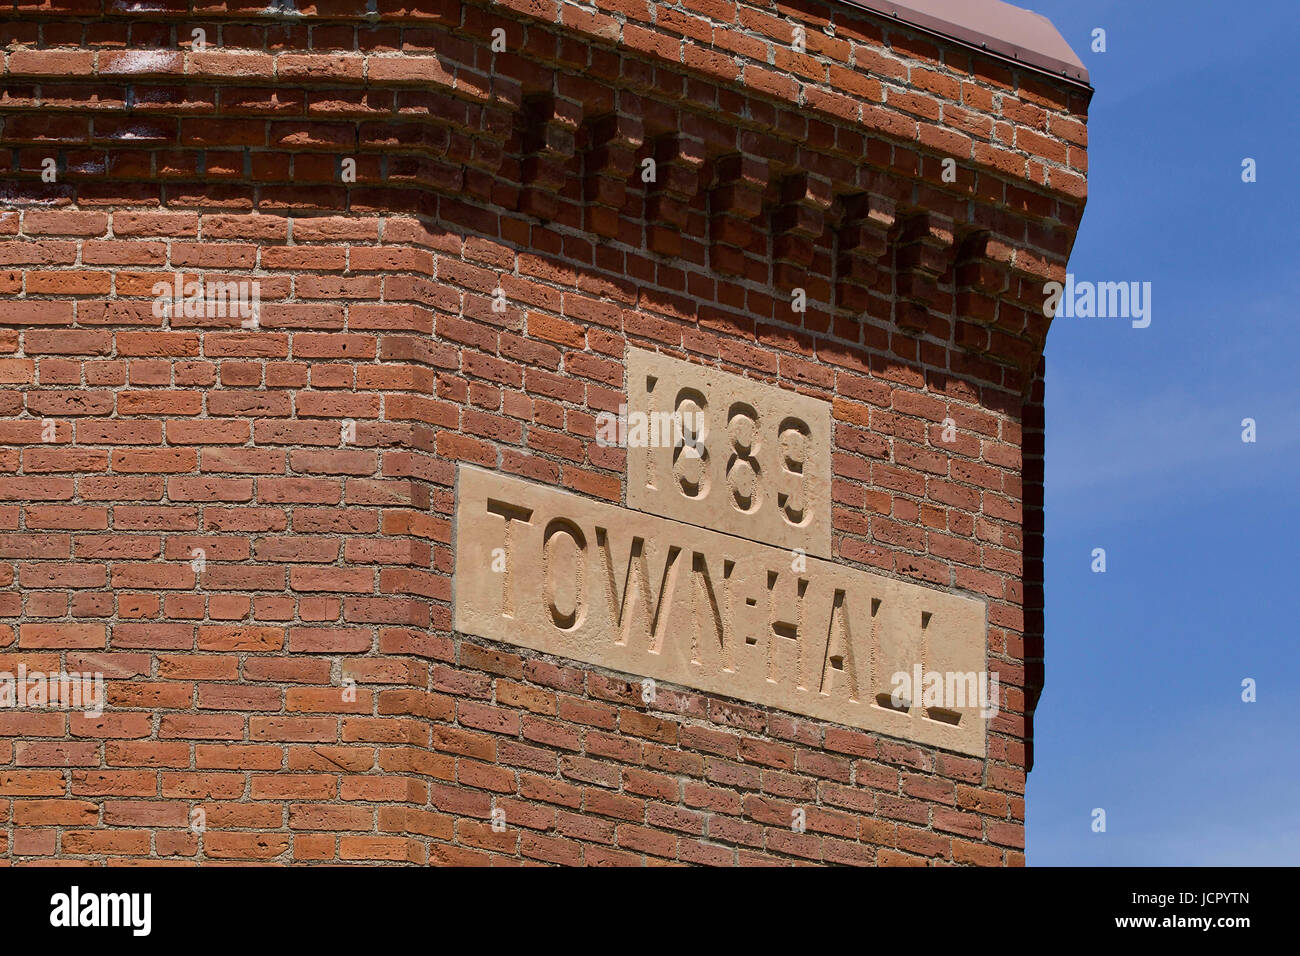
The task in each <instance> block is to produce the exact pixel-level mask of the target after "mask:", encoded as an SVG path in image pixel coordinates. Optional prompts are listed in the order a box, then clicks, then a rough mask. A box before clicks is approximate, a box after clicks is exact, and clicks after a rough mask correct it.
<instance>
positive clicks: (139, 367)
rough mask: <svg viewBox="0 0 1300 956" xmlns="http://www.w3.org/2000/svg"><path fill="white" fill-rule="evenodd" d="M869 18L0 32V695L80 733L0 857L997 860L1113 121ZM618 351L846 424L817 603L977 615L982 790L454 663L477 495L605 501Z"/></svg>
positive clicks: (1, 838) (696, 13)
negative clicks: (1047, 356)
mask: <svg viewBox="0 0 1300 956" xmlns="http://www.w3.org/2000/svg"><path fill="white" fill-rule="evenodd" d="M873 6H879V5H876V4H871V3H863V4H860V5H854V4H850V3H846V2H838V0H836V2H829V3H822V2H799V3H783V2H768V0H752V2H751V0H684V2H682V3H675V4H671V5H668V4H658V3H646V2H644V0H641V2H637V0H599V2H597V3H596V4H595V5H594V6H592V5H576V4H572V3H558V4H557V3H556V2H553V0H499V2H492V3H489V2H477V0H475V2H470V0H467V2H457V0H452V2H442V0H423V2H420V3H417V4H395V3H389V2H388V0H379V2H378V3H377V4H376V3H375V2H373V0H372V2H370V3H366V2H363V0H330V2H327V3H321V4H313V5H305V4H304V5H299V6H298V7H295V6H294V4H293V2H292V0H287V2H286V3H283V4H279V5H272V6H271V7H270V8H269V9H268V8H266V7H265V6H257V5H252V4H249V5H240V4H238V3H228V4H219V5H204V4H201V3H197V2H194V3H190V2H187V0H178V2H170V0H166V2H161V3H157V4H148V3H146V4H118V3H114V4H107V3H102V2H99V0H51V2H48V3H44V4H41V5H39V6H37V5H29V4H23V3H18V4H14V5H12V6H11V9H10V10H9V11H8V12H7V13H6V23H5V25H4V28H3V31H4V37H3V39H4V43H3V54H4V68H5V74H4V96H3V99H0V146H2V147H3V151H2V152H0V162H3V163H4V167H5V169H4V175H3V194H2V195H0V201H2V205H0V670H4V671H9V672H16V671H17V669H18V668H19V667H20V666H21V667H22V668H24V669H25V671H26V672H27V673H46V674H50V673H55V672H67V673H75V674H90V673H101V674H103V676H104V681H105V684H104V687H105V692H106V695H107V696H106V701H105V706H104V709H103V713H102V714H101V715H99V716H93V715H87V714H85V713H82V712H78V711H76V710H70V709H67V708H62V707H55V706H48V705H47V706H26V707H17V706H15V707H8V708H0V819H2V820H3V821H4V827H3V828H0V857H2V858H3V859H5V860H8V861H10V862H12V863H14V864H19V863H32V862H49V861H51V860H53V859H57V860H60V861H76V862H84V863H109V864H124V863H125V864H130V863H154V864H156V863H163V862H167V863H181V864H194V863H203V862H254V861H256V862H278V863H317V862H330V861H343V862H365V863H413V864H478V863H492V864H509V863H519V862H524V863H533V862H543V863H561V864H587V865H591V864H659V863H671V862H682V863H704V864H722V865H732V864H741V865H743V864H752V863H807V862H811V863H847V864H863V865H872V864H882V865H889V864H924V863H953V864H980V865H1017V864H1021V863H1023V862H1024V856H1023V848H1024V790H1025V779H1026V773H1027V770H1028V767H1029V766H1030V764H1031V761H1032V749H1031V745H1032V715H1033V708H1034V704H1035V702H1036V700H1037V696H1038V692H1039V689H1040V688H1041V684H1042V588H1041V576H1042V568H1041V554H1042V513H1041V503H1042V423H1043V415H1042V405H1041V400H1042V365H1041V353H1042V348H1043V343H1044V339H1045V336H1046V334H1047V330H1048V326H1049V323H1050V320H1049V319H1047V318H1045V317H1044V316H1043V313H1042V304H1043V290H1042V286H1043V284H1044V283H1045V282H1047V281H1050V280H1053V279H1063V278H1064V274H1065V264H1066V260H1067V257H1068V255H1069V252H1070V249H1071V246H1072V244H1073V241H1074V235H1075V231H1076V229H1077V227H1078V224H1079V220H1080V217H1081V215H1082V211H1083V205H1084V200H1085V195H1086V189H1085V177H1086V171H1087V161H1086V141H1087V137H1086V128H1085V121H1086V111H1087V104H1088V100H1089V96H1090V93H1091V90H1090V88H1089V87H1088V85H1087V82H1086V74H1085V73H1083V71H1082V70H1081V68H1072V67H1071V66H1070V64H1069V62H1068V60H1069V59H1072V58H1071V57H1069V56H1068V50H1067V51H1066V53H1065V54H1062V55H1061V56H1060V57H1058V58H1057V60H1056V61H1053V60H1052V58H1051V57H1049V56H1047V55H1046V54H1044V52H1043V50H1042V49H1041V48H1033V47H1032V44H1030V45H1027V46H1026V47H1024V48H1008V49H1003V50H999V49H998V46H999V45H998V44H997V43H996V42H988V41H984V40H980V39H979V38H978V35H977V31H975V32H973V31H972V29H971V27H970V24H964V23H958V22H956V21H953V22H948V21H944V20H942V18H937V17H936V16H934V15H928V14H927V15H924V16H923V15H921V14H918V13H916V12H915V11H911V10H902V11H900V12H899V15H897V16H894V15H891V14H890V13H889V12H885V13H880V12H877V11H876V10H874V9H871V8H872V7H873ZM890 6H891V8H892V7H897V6H898V5H890ZM913 6H918V7H922V8H928V9H930V11H931V14H932V13H933V9H934V8H936V7H938V8H942V7H945V6H960V5H952V4H947V5H945V4H943V3H938V2H934V0H932V2H928V3H919V2H918V3H915V4H913ZM971 6H972V7H977V8H981V9H983V8H986V7H987V8H989V9H991V10H993V13H996V14H997V16H998V17H1002V18H1004V20H1003V21H1000V22H1001V24H1002V26H1004V27H1005V29H1006V31H1010V32H1011V33H1015V32H1016V30H1018V29H1019V28H1020V27H1021V26H1024V25H1025V24H1031V25H1032V23H1035V22H1036V21H1032V18H1030V19H1027V18H1029V15H1028V14H1024V13H1023V12H1020V11H1014V10H1013V9H1012V8H1009V7H1006V5H1004V4H1000V3H988V4H972V5H971ZM993 8H996V9H993ZM992 15H993V14H990V16H992ZM998 29H1000V27H999V28H998ZM1048 30H1049V32H1051V31H1050V27H1049V28H1048ZM497 31H501V32H497ZM996 33H997V29H993V28H991V30H990V35H991V36H992V35H994V34H996ZM1052 35H1053V36H1055V34H1054V32H1052ZM995 39H996V37H995ZM1057 39H1058V40H1059V38H1057ZM982 44H983V45H982ZM1062 45H1063V44H1062ZM1062 62H1063V63H1064V64H1065V65H1064V67H1061V68H1054V64H1055V66H1057V67H1060V64H1061V63H1062ZM1075 62H1076V64H1077V61H1075ZM647 160H652V161H653V162H652V163H647ZM947 160H952V162H946V161H947ZM647 169H648V170H651V171H652V175H651V176H649V178H647V175H646V170H647ZM160 283H161V284H162V286H161V288H162V289H163V290H164V291H160ZM227 283H234V285H227ZM240 283H244V285H242V286H241V285H240ZM196 284H197V285H196ZM254 284H255V285H254ZM250 287H252V288H255V293H254V294H255V295H256V298H257V300H258V307H257V309H256V310H255V316H254V317H252V318H250V317H248V316H246V315H245V313H242V312H239V311H238V310H235V309H227V308H225V304H226V303H224V302H221V303H219V304H220V305H221V306H222V307H221V308H220V309H219V310H218V309H216V308H214V306H213V302H214V300H213V298H212V295H211V292H212V291H214V290H226V289H229V290H232V291H233V290H242V289H246V288H250ZM169 288H170V289H171V290H174V292H173V291H166V290H167V289H169ZM196 288H201V289H202V291H203V294H204V297H205V298H204V301H203V302H202V303H200V305H199V306H196V307H193V308H187V303H191V302H193V301H195V296H194V292H195V289H196ZM239 294H242V292H241V293H239ZM796 303H800V304H802V305H803V307H802V308H799V307H798V306H797V305H796ZM217 312H219V313H220V314H215V313H217ZM231 312H233V313H234V314H230V313H231ZM629 348H635V349H641V350H647V351H651V352H658V353H661V354H663V355H665V356H669V357H672V358H674V359H677V360H680V361H683V362H688V363H694V364H696V365H705V366H709V367H714V368H717V369H721V370H724V371H727V372H731V373H736V374H740V375H743V376H746V377H748V378H750V379H753V380H756V381H759V382H762V383H766V384H770V385H774V386H776V387H778V388H780V389H784V390H788V391H789V392H797V393H800V394H801V395H804V396H810V397H812V398H815V399H817V400H819V401H822V402H825V403H828V404H829V406H830V409H831V420H832V424H831V430H830V441H831V455H830V462H831V469H830V471H831V486H830V487H831V494H830V499H829V502H828V508H829V520H830V526H831V536H830V554H829V560H831V561H833V562H834V563H836V564H837V565H840V566H843V567H847V568H853V569H859V570H861V571H863V572H871V573H873V574H876V575H881V576H883V577H885V578H888V579H891V580H892V581H901V582H913V583H917V584H920V585H923V586H925V587H927V588H931V589H937V590H942V591H946V592H949V593H951V594H955V595H960V596H966V597H971V598H974V599H977V600H979V601H980V602H982V603H983V605H984V607H985V609H986V628H985V631H984V635H985V640H986V646H985V650H986V653H987V660H988V668H989V670H991V671H994V672H996V673H997V675H998V677H999V680H1000V686H1001V698H1000V701H999V703H1000V709H999V712H998V714H997V716H996V717H994V718H992V719H990V720H989V722H988V726H987V735H986V738H985V739H984V741H983V744H982V746H981V750H982V751H983V752H982V755H980V754H971V753H963V752H958V751H956V750H954V749H952V748H946V747H942V746H934V745H927V744H922V743H918V742H917V741H916V740H914V739H908V738H906V737H905V736H904V737H900V736H898V735H892V734H889V733H882V732H874V731H871V730H867V729H863V728H861V727H853V726H846V725H844V724H841V723H837V722H835V721H832V720H825V719H818V718H814V717H809V716H807V715H806V714H800V713H796V712H790V711H786V710H782V709H781V708H778V707H774V706H768V705H764V704H761V703H755V702H753V701H752V700H746V699H737V698H735V697H733V696H729V695H727V694H725V693H719V692H716V691H702V690H698V689H693V688H691V687H689V686H683V685H680V684H675V683H672V682H667V683H661V684H660V685H659V686H658V689H657V692H656V694H655V695H654V696H653V699H652V700H651V701H650V702H647V701H646V700H645V699H644V695H643V693H642V686H641V684H640V680H641V677H642V676H643V675H640V674H636V673H619V672H617V671H614V670H611V669H610V668H608V667H601V666H595V665H591V664H587V663H583V662H581V661H576V660H573V659H568V658H566V657H564V656H560V655H556V654H552V653H547V652H545V651H541V650H537V649H532V648H529V647H526V646H519V642H517V641H500V640H491V639H487V638H485V637H482V636H479V635H474V634H467V633H463V632H460V631H457V630H455V629H454V628H453V583H454V579H453V574H452V571H453V566H454V564H455V560H456V555H455V552H454V549H453V529H454V525H455V520H456V507H457V490H456V487H457V486H456V481H457V471H458V467H461V466H467V465H473V466H478V467H481V468H483V469H487V470H490V471H493V472H497V473H499V474H502V475H509V476H517V477H519V478H522V479H524V480H526V481H528V482H530V483H532V484H536V485H543V486H553V487H555V488H561V489H565V490H567V491H568V492H572V493H575V494H577V495H579V496H581V497H583V498H586V499H590V500H592V501H595V502H607V503H612V504H615V505H619V506H623V507H626V506H627V505H628V497H627V474H628V454H629V452H628V451H627V450H626V449H624V448H620V447H616V446H614V447H611V446H609V445H608V444H604V443H601V442H598V441H596V430H597V423H598V418H599V416H601V414H602V413H617V412H618V410H619V408H620V405H624V404H626V403H627V401H628V394H627V385H626V381H627V379H626V368H625V365H626V361H627V359H626V357H627V355H628V354H629V352H628V350H629ZM945 430H948V431H949V434H948V435H947V436H945V435H944V434H943V432H944V431H945ZM463 475H464V471H463V470H462V481H463V480H464V478H463ZM769 543H774V542H769ZM798 811H802V813H803V817H804V820H805V825H804V826H803V827H792V825H791V819H792V816H793V815H795V814H796V813H797V812H798ZM494 824H496V825H495V826H494Z"/></svg>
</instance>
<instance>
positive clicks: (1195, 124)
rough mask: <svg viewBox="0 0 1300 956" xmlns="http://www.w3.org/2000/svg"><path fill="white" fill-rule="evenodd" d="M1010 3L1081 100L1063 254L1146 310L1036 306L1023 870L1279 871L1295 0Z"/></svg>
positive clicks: (1298, 694) (1294, 539) (1299, 513)
mask: <svg viewBox="0 0 1300 956" xmlns="http://www.w3.org/2000/svg"><path fill="white" fill-rule="evenodd" d="M1020 5H1022V6H1027V7H1030V8H1032V9H1034V10H1036V11H1038V12H1039V13H1042V14H1045V15H1046V16H1048V17H1049V18H1051V20H1052V21H1053V22H1054V23H1055V24H1056V26H1057V28H1058V29H1059V30H1060V31H1061V33H1062V34H1063V35H1064V36H1065V38H1066V39H1067V40H1068V41H1069V42H1070V44H1071V46H1073V47H1074V49H1075V51H1076V52H1077V53H1078V54H1079V56H1080V58H1081V59H1082V60H1083V61H1084V63H1085V65H1086V66H1087V67H1088V69H1089V70H1090V71H1091V73H1092V84H1093V86H1094V87H1095V88H1096V91H1097V92H1096V95H1095V96H1094V97H1093V100H1092V106H1091V109H1090V118H1089V123H1088V125H1089V144H1090V145H1089V165H1090V174H1089V199H1088V208H1087V213H1086V214H1085V216H1084V220H1083V226H1082V229H1081V231H1080V234H1079V240H1078V243H1077V245H1076V246H1075V250H1074V255H1073V257H1072V258H1071V261H1070V271H1071V272H1073V273H1074V274H1075V276H1076V278H1077V279H1086V280H1092V281H1108V280H1109V281H1119V280H1128V281H1132V280H1141V281H1149V282H1151V283H1152V321H1151V325H1150V327H1149V328H1146V329H1134V328H1132V327H1131V326H1130V324H1129V322H1128V321H1127V320H1124V319H1095V318H1094V319H1080V318H1058V319H1057V320H1056V321H1055V322H1054V324H1053V326H1052V331H1051V334H1050V335H1049V337H1048V340H1047V363H1048V364H1047V369H1048V377H1047V486H1046V511H1047V519H1046V520H1047V524H1046V527H1047V545H1046V595H1047V632H1046V642H1047V651H1046V658H1047V664H1046V667H1047V680H1046V687H1045V690H1044V693H1043V697H1042V700H1041V701H1040V703H1039V707H1038V712H1037V718H1036V724H1035V731H1036V741H1037V743H1036V749H1035V767H1034V770H1033V772H1032V773H1031V774H1030V775H1029V785H1028V799H1027V804H1028V848H1027V854H1028V861H1029V863H1030V865H1036V866H1044V865H1064V864H1084V865H1141V864H1169V865H1207V864H1229V865H1231V864H1242V865H1250V864H1293V865H1294V864H1300V734H1297V729H1296V718H1297V715H1298V714H1300V652H1298V651H1297V640H1298V639H1300V623H1297V621H1298V615H1297V613H1296V608H1295V606H1294V605H1293V604H1292V603H1291V602H1292V601H1293V600H1295V596H1296V594H1297V593H1298V592H1300V587H1298V586H1297V582H1296V575H1297V573H1300V562H1297V556H1298V552H1300V507H1298V504H1297V488H1298V487H1300V375H1298V374H1297V373H1300V357H1298V356H1300V314H1298V312H1297V309H1296V302H1297V301H1298V300H1300V279H1298V276H1300V270H1297V268H1296V265H1295V257H1296V253H1297V241H1296V239H1297V225H1296V222H1297V220H1296V216H1297V212H1300V195H1298V193H1300V187H1298V186H1297V181H1296V176H1297V174H1298V171H1297V169H1296V163H1297V161H1298V160H1300V106H1298V105H1297V102H1296V98H1295V97H1296V91H1295V83H1294V76H1293V71H1294V54H1295V49H1296V47H1297V40H1298V39H1300V8H1298V7H1297V6H1296V4H1295V0H1256V2H1252V3H1248V4H1241V3H1224V2H1222V0H1142V2H1132V0H1022V2H1021V3H1020ZM1096 27H1101V28H1104V29H1105V30H1106V40H1107V51H1106V52H1105V53H1093V52H1091V50H1090V46H1091V37H1092V31H1093V29H1094V28H1096ZM1245 157H1252V158H1254V159H1255V160H1256V161H1257V163H1258V182H1256V183H1254V184H1245V183H1243V182H1242V180H1241V162H1242V159H1243V158H1245ZM1244 418H1253V419H1255V421H1256V422H1257V428H1258V440H1257V442H1256V443H1255V444H1247V443H1244V442H1242V440H1241V433H1242V427H1241V421H1242V419H1244ZM1099 547H1100V548H1105V549H1106V560H1107V570H1106V573H1104V574H1096V573H1093V572H1092V571H1091V569H1090V565H1091V553H1092V550H1093V549H1094V548H1099ZM1247 677H1250V678H1254V679H1255V681H1256V682H1257V686H1258V691H1257V693H1258V700H1257V702H1256V703H1251V704H1247V703H1243V702H1242V700H1241V682H1242V680H1243V679H1244V678H1247ZM1288 721H1290V723H1288ZM1095 807H1101V808H1104V809H1105V810H1106V817H1107V818H1106V832H1105V833H1094V832H1093V831H1092V827H1091V822H1092V817H1091V813H1092V810H1093V808H1095Z"/></svg>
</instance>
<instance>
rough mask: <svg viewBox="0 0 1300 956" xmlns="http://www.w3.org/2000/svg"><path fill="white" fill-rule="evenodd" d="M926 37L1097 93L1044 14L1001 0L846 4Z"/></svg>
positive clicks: (849, 0)
mask: <svg viewBox="0 0 1300 956" xmlns="http://www.w3.org/2000/svg"><path fill="white" fill-rule="evenodd" d="M843 2H844V3H847V4H848V5H849V6H853V7H860V8H862V9H864V10H869V11H871V12H872V13H877V14H880V15H881V16H884V17H886V18H888V19H891V20H898V21H900V22H902V23H905V24H907V25H908V26H910V27H915V28H917V29H919V30H922V31H924V32H926V33H932V34H937V35H939V36H942V37H945V38H947V39H949V40H955V41H957V42H958V43H961V44H962V45H964V46H968V47H971V48H974V49H976V50H980V51H982V52H985V53H988V54H991V55H993V56H995V57H999V58H1001V59H1004V60H1008V61H1010V62H1012V63H1015V64H1018V65H1020V66H1025V67H1029V68H1031V69H1034V70H1037V71H1038V72H1040V73H1047V74H1050V75H1052V76H1053V77H1056V78H1058V79H1063V80H1065V81H1067V82H1069V83H1073V84H1076V85H1081V86H1084V87H1087V88H1088V89H1089V90H1091V89H1092V85H1091V84H1090V83H1089V82H1088V69H1087V67H1085V66H1084V65H1083V62H1082V61H1081V60H1080V59H1079V57H1078V56H1077V55H1076V54H1075V52H1074V50H1072V49H1071V48H1070V45H1069V44H1068V43H1066V42H1065V38H1064V37H1062V36H1061V34H1060V32H1059V31H1058V30H1057V29H1056V27H1055V26H1053V25H1052V21H1051V20H1049V19H1047V17H1045V16H1043V15H1042V14H1040V13H1034V12H1033V11H1032V10H1024V9H1022V8H1020V7H1014V6H1012V5H1011V4H1009V3H1003V2H1002V0H902V2H891V0H843Z"/></svg>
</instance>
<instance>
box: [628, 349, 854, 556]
mask: <svg viewBox="0 0 1300 956" xmlns="http://www.w3.org/2000/svg"><path fill="white" fill-rule="evenodd" d="M627 411H628V423H629V427H628V435H627V444H628V449H627V503H628V505H629V506H630V507H633V508H636V509H637V510H638V511H645V512H649V513H650V514H657V515H663V516H664V517H668V518H676V519H677V520H679V521H686V522H689V523H690V524H695V525H699V526H700V527H703V528H713V529H714V530H717V531H727V532H730V533H731V534H738V535H742V536H743V537H746V538H750V539H752V540H755V541H762V542H764V543H766V544H771V545H775V546H777V547H785V548H792V549H793V548H800V549H802V550H803V551H805V552H806V553H808V554H815V555H819V556H820V557H824V558H826V557H830V553H831V406H830V405H829V404H828V403H827V402H823V401H819V400H818V399H815V398H810V397H808V396H807V395H800V394H799V393H798V392H792V391H790V390H789V389H784V388H778V387H777V386H775V385H767V384H764V383H762V382H755V381H751V380H750V379H747V378H742V377H741V376H739V375H731V374H729V373H727V372H720V371H718V370H717V369H712V368H706V367H704V366H701V365H692V364H691V363H690V362H687V361H684V360H682V359H676V358H672V357H671V356H666V355H659V354H658V353H655V352H646V351H644V350H642V349H634V348H629V349H628V352H627ZM675 413H680V414H681V419H680V421H681V422H682V424H681V426H680V428H679V431H678V435H680V436H681V437H682V438H683V439H684V443H677V442H676V441H675V439H676V437H677V435H673V434H672V429H670V428H668V427H659V428H656V427H654V425H655V423H660V424H663V423H665V422H667V421H668V416H673V415H674V414H675ZM638 415H642V416H645V418H638V417H637V416H638ZM646 420H648V421H649V423H650V425H651V427H648V428H642V429H641V434H644V435H645V436H646V437H647V438H648V439H649V440H648V441H641V442H639V441H637V439H638V438H639V437H640V435H639V434H638V431H637V425H638V423H639V422H641V421H646Z"/></svg>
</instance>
